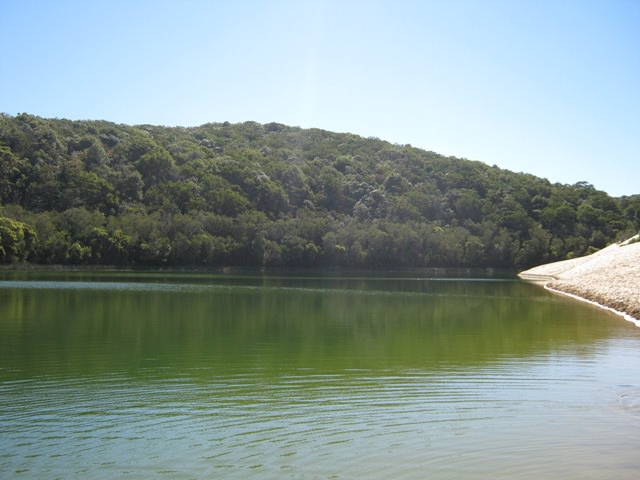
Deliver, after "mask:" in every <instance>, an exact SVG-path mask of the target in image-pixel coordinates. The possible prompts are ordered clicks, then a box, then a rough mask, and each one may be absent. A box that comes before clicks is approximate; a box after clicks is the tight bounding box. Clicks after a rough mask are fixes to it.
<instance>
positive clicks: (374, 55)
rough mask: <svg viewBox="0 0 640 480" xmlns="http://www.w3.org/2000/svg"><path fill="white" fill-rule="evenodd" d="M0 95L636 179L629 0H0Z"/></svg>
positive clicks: (128, 115)
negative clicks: (346, 136)
mask: <svg viewBox="0 0 640 480" xmlns="http://www.w3.org/2000/svg"><path fill="white" fill-rule="evenodd" d="M0 45H1V47H0V48H1V52H2V56H1V57H0V61H1V63H0V65H1V67H0V68H1V70H0V111H1V112H5V113H8V114H10V115H15V114H17V113H21V112H27V113H31V114H35V115H40V116H43V117H58V118H69V119H104V120H110V121H114V122H118V123H127V124H140V123H150V124H161V125H182V126H194V125H200V124H202V123H206V122H218V121H230V122H242V121H246V120H254V121H258V122H261V123H264V122H270V121H277V122H281V123H285V124H288V125H297V126H301V127H318V128H323V129H327V130H332V131H338V132H352V133H355V134H358V135H362V136H365V137H367V136H375V137H379V138H382V139H384V140H388V141H391V142H395V143H401V144H405V143H410V144H412V145H413V146H416V147H421V148H425V149H427V150H433V151H435V152H438V153H441V154H444V155H454V156H457V157H464V158H469V159H472V160H480V161H483V162H485V163H487V164H490V165H493V164H496V165H498V166H499V167H502V168H507V169H510V170H514V171H524V172H527V173H533V174H535V175H538V176H542V177H545V178H548V179H549V180H551V181H552V182H562V183H575V182H578V181H587V182H590V183H592V184H594V185H595V186H596V187H597V188H599V189H602V190H605V191H607V192H608V193H610V194H612V195H615V196H619V195H631V194H636V193H640V186H639V184H638V181H639V179H640V0H600V1H595V0H551V1H548V0H535V1H534V0H504V1H498V0H439V1H427V0H422V1H421V0H415V1H403V0H390V1H381V0H380V1H376V0H368V1H349V0H326V1H320V0H318V1H304V0H298V1H293V0H290V1H286V0H271V1H269V0H264V1H257V0H255V1H250V0H228V1H214V0H211V1H206V0H201V1H198V0H175V1H168V0H148V1H142V0H139V1H136V0H121V1H119V0H109V1H107V0H40V1H37V0H0Z"/></svg>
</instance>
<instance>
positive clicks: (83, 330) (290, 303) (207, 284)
mask: <svg viewBox="0 0 640 480" xmlns="http://www.w3.org/2000/svg"><path fill="white" fill-rule="evenodd" d="M24 275H26V274H21V276H19V277H18V278H12V279H8V280H5V281H3V282H0V349H1V353H0V358H1V359H2V366H3V370H0V375H2V376H4V377H5V378H13V377H22V376H25V377H30V376H39V375H53V376H58V375H60V376H76V375H93V374H103V373H114V372H127V373H128V374H131V375H136V374H138V373H140V374H142V373H144V372H148V371H149V369H152V370H154V371H156V373H158V372H163V371H166V372H167V375H176V374H179V375H180V374H184V375H195V376H197V375H203V376H207V375H212V374H216V375H218V374H234V373H238V372H240V371H246V370H248V369H250V370H251V371H254V372H257V371H259V372H261V374H262V375H265V376H269V375H281V374H286V373H287V372H295V371H299V370H300V369H313V370H314V371H318V372H342V371H345V370H349V369H375V370H380V369H389V370H394V369H398V370H416V371H425V372H428V371H436V370H439V369H446V368H451V367H454V366H456V367H465V366H474V365H478V364H484V363H488V362H493V361H497V360H505V359H509V358H521V357H528V356H534V355H545V354H553V353H557V352H562V351H565V350H570V351H571V352H574V353H575V352H578V353H579V352H580V351H589V349H591V348H594V346H595V345H596V344H597V343H598V342H599V341H601V340H605V339H607V338H609V337H611V336H615V335H617V334H618V333H619V332H620V329H623V330H624V329H625V328H626V325H624V324H623V322H616V321H615V320H611V319H610V318H608V317H607V316H606V315H603V314H602V313H601V312H599V311H595V310H594V309H591V308H589V307H585V306H582V305H578V304H575V303H573V302H568V301H566V300H564V299H559V298H557V297H555V296H551V295H550V294H548V293H547V292H544V291H543V290H542V289H539V288H537V287H535V286H532V285H529V284H527V283H523V282H520V281H517V280H510V279H505V280H500V279H463V278H456V277H453V278H452V277H446V276H445V277H442V278H425V277H424V276H422V277H420V276H412V275H404V276H401V275H391V276H378V277H367V276H340V277H336V276H333V277H329V276H321V277H313V276H264V275H235V276H234V275H193V274H180V275H174V274H166V273H161V274H135V275H133V274H123V273H114V274H71V275H70V274H51V273H49V274H47V275H44V276H37V275H33V274H32V275H31V276H30V277H28V278H25V277H24ZM61 280H63V281H61Z"/></svg>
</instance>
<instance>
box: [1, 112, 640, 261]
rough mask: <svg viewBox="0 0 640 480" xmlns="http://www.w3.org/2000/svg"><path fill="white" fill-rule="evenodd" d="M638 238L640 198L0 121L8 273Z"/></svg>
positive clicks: (317, 155)
mask: <svg viewBox="0 0 640 480" xmlns="http://www.w3.org/2000/svg"><path fill="white" fill-rule="evenodd" d="M603 161H604V160H603ZM603 168H604V166H603ZM578 169H579V168H578ZM639 229H640V195H636V196H632V197H622V198H612V197H610V196H609V195H607V194H606V193H604V192H601V191H598V190H596V189H595V188H593V187H592V186H591V185H590V184H588V183H585V182H580V183H577V184H575V185H560V184H551V183H550V182H549V181H547V180H545V179H542V178H538V177H535V176H533V175H528V174H522V173H514V172H510V171H507V170H503V169H500V168H498V167H496V166H493V167H490V166H488V165H486V164H483V163H481V162H475V161H469V160H464V159H459V158H454V157H444V156H441V155H438V154H436V153H434V152H429V151H424V150H420V149H418V148H413V147H411V146H410V145H396V144H391V143H388V142H386V141H382V140H379V139H376V138H362V137H359V136H356V135H353V134H345V133H332V132H328V131H324V130H319V129H301V128H297V127H289V126H285V125H282V124H279V123H269V124H266V125H261V124H258V123H255V122H246V123H242V124H229V123H227V122H225V123H210V124H205V125H202V126H199V127H192V128H181V127H171V128H169V127H160V126H151V125H139V126H127V125H119V124H114V123H110V122H106V121H69V120H58V119H55V120H52V119H43V118H39V117H36V116H32V115H27V114H21V115H17V116H15V117H13V116H9V115H0V262H2V263H14V262H32V263H37V264H100V265H126V266H224V265H238V266H298V267H314V266H343V267H368V268H379V267H385V268H388V267H450V266H457V267H485V266H491V267H504V268H524V267H529V266H532V265H534V264H539V263H543V262H548V261H554V260H560V259H565V258H571V257H574V256H579V255H583V254H585V253H588V252H589V251H591V250H593V249H598V248H602V247H604V246H605V245H606V244H607V243H610V242H612V241H614V240H619V239H621V238H623V237H626V236H630V235H631V234H633V233H637V231H638V230H639Z"/></svg>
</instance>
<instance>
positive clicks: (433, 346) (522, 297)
mask: <svg viewBox="0 0 640 480" xmlns="http://www.w3.org/2000/svg"><path fill="white" fill-rule="evenodd" d="M639 373H640V329H639V328H637V327H635V326H634V325H633V324H631V323H629V322H626V321H624V320H623V319H622V318H620V317H617V316H614V315H612V314H610V313H607V312H605V311H602V310H599V309H596V308H594V307H591V306H589V305H585V304H582V303H580V302H576V301H573V300H571V299H566V298H563V297H560V296H556V295H552V294H550V293H548V292H546V291H545V290H543V289H542V288H540V287H538V286H535V285H531V284H528V283H525V282H522V281H519V280H515V279H512V278H501V277H500V276H499V275H498V276H496V275H494V276H492V277H486V276H480V277H478V276H476V277H475V278H474V277H470V276H467V275H459V274H456V273H451V272H448V271H422V272H389V273H385V274H382V273H379V274H376V275H370V274H369V275H364V274H363V275H358V274H355V273H351V274H344V273H342V274H340V273H336V272H324V273H317V274H300V273H298V274H288V275H286V274H279V275H265V274H261V273H250V272H249V273H242V272H240V273H227V274H207V273H189V272H183V273H166V272H161V273H153V272H143V273H141V272H136V273H129V272H102V273H89V272H84V273H77V272H76V273H73V272H67V273H64V272H49V273H25V272H1V273H0V477H1V478H52V479H53V478H67V479H68V478H94V479H112V478H113V479H115V478H149V477H153V478H178V479H181V478H185V479H190V478H225V479H227V478H242V479H245V478H295V479H300V478H314V479H315V478H318V479H355V478H358V479H362V478H367V479H389V478H394V479H423V478H434V479H474V480H478V479H501V478H503V479H514V478H518V479H537V480H540V479H558V478H562V479H565V480H566V479H580V480H584V479H602V478H614V479H617V480H620V479H634V480H635V479H637V478H638V475H640V455H639V452H638V447H639V446H640V376H639Z"/></svg>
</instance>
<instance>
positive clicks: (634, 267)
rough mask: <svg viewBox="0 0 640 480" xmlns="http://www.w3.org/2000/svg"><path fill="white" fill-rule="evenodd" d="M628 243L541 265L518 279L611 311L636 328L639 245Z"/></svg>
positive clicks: (639, 306)
mask: <svg viewBox="0 0 640 480" xmlns="http://www.w3.org/2000/svg"><path fill="white" fill-rule="evenodd" d="M637 238H638V236H636V237H634V239H637ZM629 242H630V241H627V242H623V243H616V244H613V245H610V246H609V247H607V248H604V249H602V250H600V251H599V252H596V253H594V254H593V255H589V256H587V257H581V258H575V259H572V260H565V261H562V262H555V263H549V264H547V265H541V266H539V267H535V268H532V269H530V270H526V271H524V272H522V273H520V275H519V276H520V277H521V278H523V279H525V280H532V281H536V282H541V283H544V284H545V286H546V287H548V288H550V289H551V290H557V291H559V292H561V293H568V294H572V295H575V296H577V297H580V298H581V299H586V300H590V301H592V302H596V303H597V304H599V305H601V306H605V307H609V308H611V309H614V310H616V311H617V312H618V313H622V314H626V315H627V317H633V318H629V319H630V320H632V319H635V320H637V322H636V323H638V324H639V325H640V322H638V320H640V242H636V243H629Z"/></svg>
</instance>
